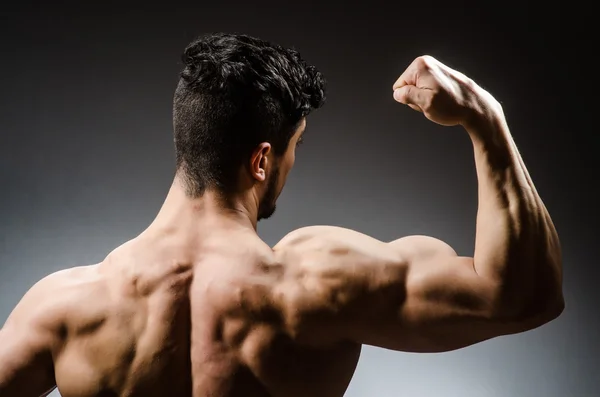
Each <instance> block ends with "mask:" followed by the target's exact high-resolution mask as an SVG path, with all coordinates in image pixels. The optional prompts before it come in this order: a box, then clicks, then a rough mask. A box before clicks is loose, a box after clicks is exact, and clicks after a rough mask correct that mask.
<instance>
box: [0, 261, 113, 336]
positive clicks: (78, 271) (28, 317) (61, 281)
mask: <svg viewBox="0 0 600 397" xmlns="http://www.w3.org/2000/svg"><path fill="white" fill-rule="evenodd" d="M100 280H101V276H100V275H99V273H98V271H97V267H96V266H95V265H92V266H81V267H74V268H69V269H64V270H60V271H57V272H55V273H52V274H50V275H48V276H46V277H44V278H42V279H41V280H39V281H38V282H36V283H35V284H34V285H33V286H32V287H31V288H30V289H29V290H28V291H27V292H26V293H25V295H24V296H23V298H22V299H21V300H20V302H19V303H18V304H17V305H16V307H15V309H14V310H13V312H12V313H11V314H10V316H9V317H8V319H7V322H6V324H7V326H8V325H11V324H13V323H14V324H15V325H17V324H20V323H25V324H27V323H32V322H34V323H36V324H39V325H43V326H47V327H49V328H53V329H54V328H59V327H61V326H63V325H64V323H65V321H66V319H67V318H68V317H69V314H70V310H71V309H72V308H73V307H75V306H76V305H77V303H81V301H82V299H84V298H85V296H90V293H92V294H93V293H94V292H95V291H98V287H99V286H100V285H101V284H102V283H101V282H100Z"/></svg>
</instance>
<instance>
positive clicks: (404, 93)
mask: <svg viewBox="0 0 600 397" xmlns="http://www.w3.org/2000/svg"><path fill="white" fill-rule="evenodd" d="M426 91H427V90H422V89H420V88H418V87H416V86H414V85H408V84H407V85H404V86H402V87H399V88H396V89H395V90H394V99H395V100H396V101H397V102H400V103H403V104H405V105H408V106H410V107H411V108H412V109H414V110H416V111H419V112H422V111H423V107H424V106H425V105H426V103H427V100H428V98H427V95H430V94H431V93H430V92H426Z"/></svg>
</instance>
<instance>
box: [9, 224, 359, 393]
mask: <svg viewBox="0 0 600 397" xmlns="http://www.w3.org/2000/svg"><path fill="white" fill-rule="evenodd" d="M206 245H207V246H209V247H210V248H200V249H199V250H198V252H196V253H195V255H196V256H197V257H201V258H203V259H200V260H197V261H194V262H193V263H192V261H187V260H181V261H177V260H173V257H172V256H170V255H169V254H168V252H169V251H171V250H172V249H173V248H174V247H169V246H160V244H149V242H145V241H143V238H141V239H139V240H135V241H131V242H129V243H127V244H125V245H123V246H121V247H119V248H118V249H116V250H115V251H114V252H112V253H111V254H110V255H109V256H108V257H107V258H106V260H105V261H103V262H102V263H100V264H98V265H93V266H86V267H79V268H74V269H69V270H65V271H61V272H59V273H56V274H54V275H52V276H50V277H48V278H47V279H45V280H43V281H42V282H41V284H39V285H38V286H37V287H36V288H35V290H37V291H35V290H34V291H33V294H35V293H36V292H39V293H40V294H42V295H43V297H42V296H36V297H34V296H31V297H30V299H26V300H24V301H23V303H22V307H21V308H20V310H26V311H27V312H28V313H31V311H37V310H39V311H43V312H44V313H45V314H46V315H47V316H48V322H47V323H45V324H43V326H45V327H47V330H48V332H54V333H55V336H54V338H55V345H54V348H53V351H52V357H53V359H54V370H55V377H56V384H57V386H58V388H59V389H60V392H61V394H62V396H63V397H70V396H77V397H85V396H105V395H106V396H112V395H114V396H131V397H133V396H166V395H169V396H174V397H176V396H248V397H250V396H290V397H292V396H308V395H310V396H333V395H342V394H343V391H344V390H345V389H346V387H347V385H348V383H349V382H350V379H351V377H352V374H353V372H354V369H355V366H356V363H357V361H358V356H359V352H360V345H358V344H356V343H349V342H348V343H336V344H331V345H328V346H325V345H323V346H311V345H309V344H297V343H296V341H295V340H294V338H293V337H292V336H291V335H290V334H289V332H288V330H287V329H286V325H285V324H284V320H283V319H282V318H281V313H278V312H277V309H276V308H275V307H274V305H273V299H274V298H273V296H272V292H271V291H272V290H273V288H274V287H276V286H277V285H278V284H279V283H281V282H282V277H284V273H285V272H286V269H285V265H283V264H281V263H278V262H277V255H276V254H275V253H273V251H271V250H270V249H269V247H268V246H266V245H264V243H262V242H261V241H260V240H259V239H258V238H256V237H255V238H252V236H251V235H249V234H247V233H242V234H240V235H238V236H235V233H230V234H229V235H227V236H225V235H223V236H219V235H218V234H216V233H215V235H213V236H212V237H211V238H210V239H209V241H207V242H206ZM200 246H202V243H200ZM42 289H43V290H42ZM30 300H31V302H29V301H30ZM30 303H31V304H30ZM49 375H50V374H49ZM48 381H49V382H52V381H53V380H52V379H51V378H49V379H48Z"/></svg>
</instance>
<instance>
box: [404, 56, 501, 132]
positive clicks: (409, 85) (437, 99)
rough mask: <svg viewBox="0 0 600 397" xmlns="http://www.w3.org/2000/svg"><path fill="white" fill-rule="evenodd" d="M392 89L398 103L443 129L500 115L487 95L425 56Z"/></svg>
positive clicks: (446, 67) (414, 63)
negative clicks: (415, 111)
mask: <svg viewBox="0 0 600 397" xmlns="http://www.w3.org/2000/svg"><path fill="white" fill-rule="evenodd" d="M393 89H394V99H396V100H397V101H398V102H400V103H403V104H406V105H408V106H410V107H411V108H413V109H415V110H417V111H419V112H422V113H423V114H424V115H425V117H427V118H428V119H429V120H431V121H433V122H435V123H438V124H441V125H445V126H452V125H458V124H460V125H463V126H464V125H466V124H469V123H471V122H474V120H475V119H478V118H486V119H488V118H491V117H495V116H498V115H501V113H502V109H501V107H500V104H499V103H498V101H496V100H495V99H494V98H493V97H492V96H491V95H490V94H489V93H488V92H486V91H485V90H483V89H482V88H481V87H479V86H478V85H477V84H475V83H474V82H473V81H472V80H471V79H469V78H468V77H467V76H465V75H464V74H462V73H460V72H457V71H456V70H453V69H451V68H449V67H448V66H446V65H444V64H443V63H441V62H439V61H438V60H436V59H435V58H433V57H431V56H428V55H425V56H421V57H418V58H417V59H415V60H414V61H413V62H412V63H411V64H410V66H409V67H408V68H407V69H406V71H405V72H404V73H402V75H401V76H400V77H399V78H398V80H396V82H395V83H394V86H393Z"/></svg>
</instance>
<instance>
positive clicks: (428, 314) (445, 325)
mask: <svg viewBox="0 0 600 397" xmlns="http://www.w3.org/2000/svg"><path fill="white" fill-rule="evenodd" d="M274 249H275V252H277V253H278V255H279V256H280V258H281V260H282V261H284V262H285V263H286V266H287V267H288V270H287V272H286V273H287V274H286V276H285V277H284V278H283V279H282V282H281V283H280V285H279V287H278V290H277V295H278V296H279V301H280V302H281V305H282V310H283V311H284V313H285V314H284V317H285V323H286V326H287V327H288V330H289V332H290V333H292V334H293V336H294V337H296V338H300V339H304V340H306V341H309V342H310V343H329V342H335V341H342V340H350V341H353V342H356V343H364V344H370V345H375V346H380V347H384V348H389V349H395V350H403V351H415V352H417V351H418V352H434V351H435V352H439V351H447V350H453V349H457V348H460V347H464V346H468V345H471V344H474V343H477V342H480V341H483V340H486V339H490V338H493V337H495V336H499V335H505V334H510V333H515V332H520V331H524V330H525V329H527V328H531V327H532V326H533V325H532V324H530V323H526V322H524V321H521V319H518V320H517V319H514V320H512V319H509V318H506V317H503V315H502V313H501V311H499V310H498V303H497V302H498V299H499V294H498V291H499V286H498V285H496V284H495V283H494V282H492V281H490V280H487V279H485V278H484V277H481V276H479V275H478V274H477V273H476V272H475V269H474V266H473V259H472V258H466V257H459V256H457V255H456V253H455V252H454V250H453V249H452V248H450V247H449V246H448V245H447V244H445V243H443V242H441V241H439V240H437V239H434V238H431V237H425V236H411V237H406V238H403V239H399V240H396V241H394V242H391V243H384V242H381V241H379V240H376V239H373V238H371V237H368V236H365V235H363V234H360V233H357V232H354V231H351V230H348V229H342V228H336V227H313V228H304V229H300V230H298V231H296V232H293V233H291V234H290V235H288V236H287V237H286V238H284V239H283V240H282V241H281V242H280V243H279V244H278V245H277V246H276V247H275V248H274ZM538 325H539V324H538Z"/></svg>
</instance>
